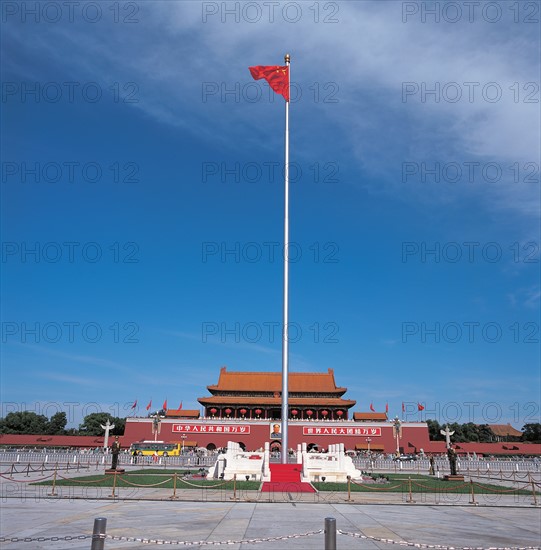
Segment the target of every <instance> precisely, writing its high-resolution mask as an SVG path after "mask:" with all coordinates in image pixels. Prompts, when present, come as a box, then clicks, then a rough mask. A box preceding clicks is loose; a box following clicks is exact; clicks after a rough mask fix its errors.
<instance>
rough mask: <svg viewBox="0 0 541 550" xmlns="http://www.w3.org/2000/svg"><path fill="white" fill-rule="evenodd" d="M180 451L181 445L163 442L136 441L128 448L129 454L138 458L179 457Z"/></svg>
mask: <svg viewBox="0 0 541 550" xmlns="http://www.w3.org/2000/svg"><path fill="white" fill-rule="evenodd" d="M181 450H182V444H181V443H174V442H173V443H165V442H164V441H137V442H136V443H132V445H131V447H130V453H131V454H133V453H135V454H137V455H139V456H156V455H157V456H179V455H180V453H181Z"/></svg>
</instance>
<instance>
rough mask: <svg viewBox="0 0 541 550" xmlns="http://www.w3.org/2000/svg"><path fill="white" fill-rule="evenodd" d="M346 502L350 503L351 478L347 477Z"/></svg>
mask: <svg viewBox="0 0 541 550" xmlns="http://www.w3.org/2000/svg"><path fill="white" fill-rule="evenodd" d="M347 502H351V476H348V498H347Z"/></svg>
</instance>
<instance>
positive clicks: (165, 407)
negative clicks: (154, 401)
mask: <svg viewBox="0 0 541 550" xmlns="http://www.w3.org/2000/svg"><path fill="white" fill-rule="evenodd" d="M162 409H163V410H164V411H166V410H167V399H166V400H165V401H164V402H163V405H162Z"/></svg>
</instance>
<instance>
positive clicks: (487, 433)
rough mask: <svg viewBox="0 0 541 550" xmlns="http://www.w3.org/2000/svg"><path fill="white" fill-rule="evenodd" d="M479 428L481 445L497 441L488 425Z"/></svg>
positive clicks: (481, 425)
mask: <svg viewBox="0 0 541 550" xmlns="http://www.w3.org/2000/svg"><path fill="white" fill-rule="evenodd" d="M478 428H479V442H480V443H491V442H493V441H495V440H496V436H495V434H494V432H493V431H492V429H491V428H490V426H489V425H488V424H480V425H479V426H478Z"/></svg>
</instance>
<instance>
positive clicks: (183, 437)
mask: <svg viewBox="0 0 541 550" xmlns="http://www.w3.org/2000/svg"><path fill="white" fill-rule="evenodd" d="M187 437H188V436H187V435H186V434H182V435H181V436H180V439H182V454H184V440H185V439H186V438H187Z"/></svg>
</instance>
